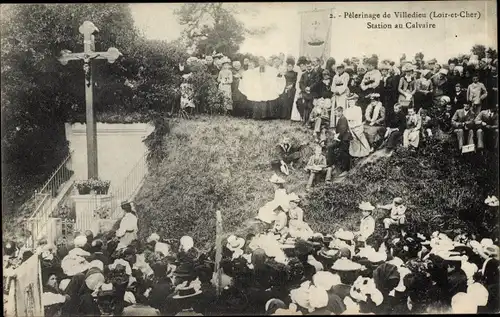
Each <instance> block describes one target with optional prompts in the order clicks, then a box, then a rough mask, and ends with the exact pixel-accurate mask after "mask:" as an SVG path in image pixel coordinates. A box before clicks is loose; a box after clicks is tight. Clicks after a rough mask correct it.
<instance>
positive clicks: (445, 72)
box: [439, 68, 448, 76]
mask: <svg viewBox="0 0 500 317" xmlns="http://www.w3.org/2000/svg"><path fill="white" fill-rule="evenodd" d="M439 73H440V74H443V75H445V76H446V75H448V70H447V69H446V68H441V69H440V70H439Z"/></svg>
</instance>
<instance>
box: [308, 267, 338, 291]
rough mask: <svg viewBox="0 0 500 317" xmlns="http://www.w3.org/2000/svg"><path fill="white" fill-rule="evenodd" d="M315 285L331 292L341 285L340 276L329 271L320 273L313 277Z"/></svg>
mask: <svg viewBox="0 0 500 317" xmlns="http://www.w3.org/2000/svg"><path fill="white" fill-rule="evenodd" d="M312 280H313V283H314V285H316V287H318V288H321V289H324V290H325V291H329V290H330V289H331V288H332V287H334V286H335V285H339V284H341V281H340V276H338V274H333V273H331V272H328V271H319V272H316V274H314V275H313V277H312Z"/></svg>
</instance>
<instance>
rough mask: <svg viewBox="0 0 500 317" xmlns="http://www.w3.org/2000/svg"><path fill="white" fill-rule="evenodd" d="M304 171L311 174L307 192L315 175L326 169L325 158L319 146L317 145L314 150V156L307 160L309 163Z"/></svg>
mask: <svg viewBox="0 0 500 317" xmlns="http://www.w3.org/2000/svg"><path fill="white" fill-rule="evenodd" d="M304 169H305V170H306V171H309V172H310V173H311V174H310V176H309V181H308V182H307V187H306V189H307V190H310V189H311V187H312V185H313V183H314V179H315V177H316V174H318V173H320V172H322V171H324V170H325V169H326V157H325V156H324V155H323V153H322V148H321V146H319V145H317V146H316V147H315V148H314V155H313V156H311V158H309V161H308V162H307V165H306V167H305V168H304Z"/></svg>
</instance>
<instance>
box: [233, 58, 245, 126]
mask: <svg viewBox="0 0 500 317" xmlns="http://www.w3.org/2000/svg"><path fill="white" fill-rule="evenodd" d="M241 78H243V69H242V68H241V63H240V61H234V62H233V83H232V85H231V93H232V96H231V97H232V100H233V114H234V115H236V116H243V114H244V110H243V104H244V101H245V96H243V94H242V93H241V92H240V90H239V85H240V80H241Z"/></svg>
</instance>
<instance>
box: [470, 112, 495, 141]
mask: <svg viewBox="0 0 500 317" xmlns="http://www.w3.org/2000/svg"><path fill="white" fill-rule="evenodd" d="M474 124H475V127H476V136H477V148H478V149H483V148H484V138H485V137H486V138H487V139H489V140H491V141H492V142H491V145H492V146H491V148H492V149H497V148H498V104H497V105H495V107H493V108H492V109H487V110H482V111H481V112H480V113H479V114H478V115H477V117H476V120H475V122H474Z"/></svg>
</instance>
